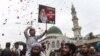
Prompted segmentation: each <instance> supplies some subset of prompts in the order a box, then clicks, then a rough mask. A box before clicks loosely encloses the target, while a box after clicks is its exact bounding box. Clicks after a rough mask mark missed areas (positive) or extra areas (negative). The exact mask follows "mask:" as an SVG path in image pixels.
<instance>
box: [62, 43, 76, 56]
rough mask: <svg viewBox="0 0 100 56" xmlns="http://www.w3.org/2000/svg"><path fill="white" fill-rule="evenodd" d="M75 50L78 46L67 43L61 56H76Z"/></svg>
mask: <svg viewBox="0 0 100 56" xmlns="http://www.w3.org/2000/svg"><path fill="white" fill-rule="evenodd" d="M75 50H76V46H75V45H74V44H72V43H65V45H64V47H63V48H62V52H61V55H60V56H74V53H75Z"/></svg>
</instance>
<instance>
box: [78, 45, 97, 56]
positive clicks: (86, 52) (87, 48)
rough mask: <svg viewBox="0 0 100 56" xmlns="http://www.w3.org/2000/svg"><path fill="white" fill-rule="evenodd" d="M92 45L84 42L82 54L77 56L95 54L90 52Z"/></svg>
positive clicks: (92, 55) (91, 55)
mask: <svg viewBox="0 0 100 56" xmlns="http://www.w3.org/2000/svg"><path fill="white" fill-rule="evenodd" d="M90 47H91V46H90V44H87V43H85V44H83V45H82V46H81V51H80V54H79V55H77V56H95V55H94V54H91V52H90V50H91V48H90Z"/></svg>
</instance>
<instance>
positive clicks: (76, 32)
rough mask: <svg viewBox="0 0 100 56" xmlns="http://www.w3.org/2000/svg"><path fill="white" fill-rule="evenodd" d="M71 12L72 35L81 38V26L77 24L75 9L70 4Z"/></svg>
mask: <svg viewBox="0 0 100 56" xmlns="http://www.w3.org/2000/svg"><path fill="white" fill-rule="evenodd" d="M71 10H72V12H71V14H72V21H73V28H72V30H73V32H74V37H75V38H77V40H78V39H80V38H81V27H80V26H79V24H78V18H77V15H76V11H75V7H74V6H73V5H72V8H71Z"/></svg>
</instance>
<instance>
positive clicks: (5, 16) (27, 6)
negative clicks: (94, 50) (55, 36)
mask: <svg viewBox="0 0 100 56" xmlns="http://www.w3.org/2000/svg"><path fill="white" fill-rule="evenodd" d="M39 4H41V5H46V6H50V7H54V8H55V9H56V18H55V19H56V24H48V25H47V26H48V27H47V28H48V29H49V28H50V27H52V26H57V27H58V28H60V29H61V31H62V32H63V34H64V35H66V36H68V37H73V36H74V35H73V31H72V27H73V22H72V15H71V7H72V4H73V5H74V7H75V9H76V12H77V17H78V19H79V21H78V23H79V26H81V27H82V30H81V35H82V36H85V35H87V34H88V33H90V32H93V33H94V35H96V34H100V25H99V24H100V6H99V5H100V0H1V1H0V44H1V47H2V48H4V46H5V43H6V42H11V43H12V45H13V43H14V42H16V41H23V42H25V41H26V39H25V37H24V34H23V32H24V30H25V28H26V27H28V26H30V23H28V22H30V21H33V26H32V27H34V28H35V29H36V32H37V35H38V34H41V33H42V32H43V31H44V30H45V29H46V27H45V26H46V24H44V23H38V7H39Z"/></svg>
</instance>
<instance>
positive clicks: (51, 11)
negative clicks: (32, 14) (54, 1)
mask: <svg viewBox="0 0 100 56" xmlns="http://www.w3.org/2000/svg"><path fill="white" fill-rule="evenodd" d="M38 22H40V23H50V24H55V8H53V7H48V6H44V5H39V14H38Z"/></svg>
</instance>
